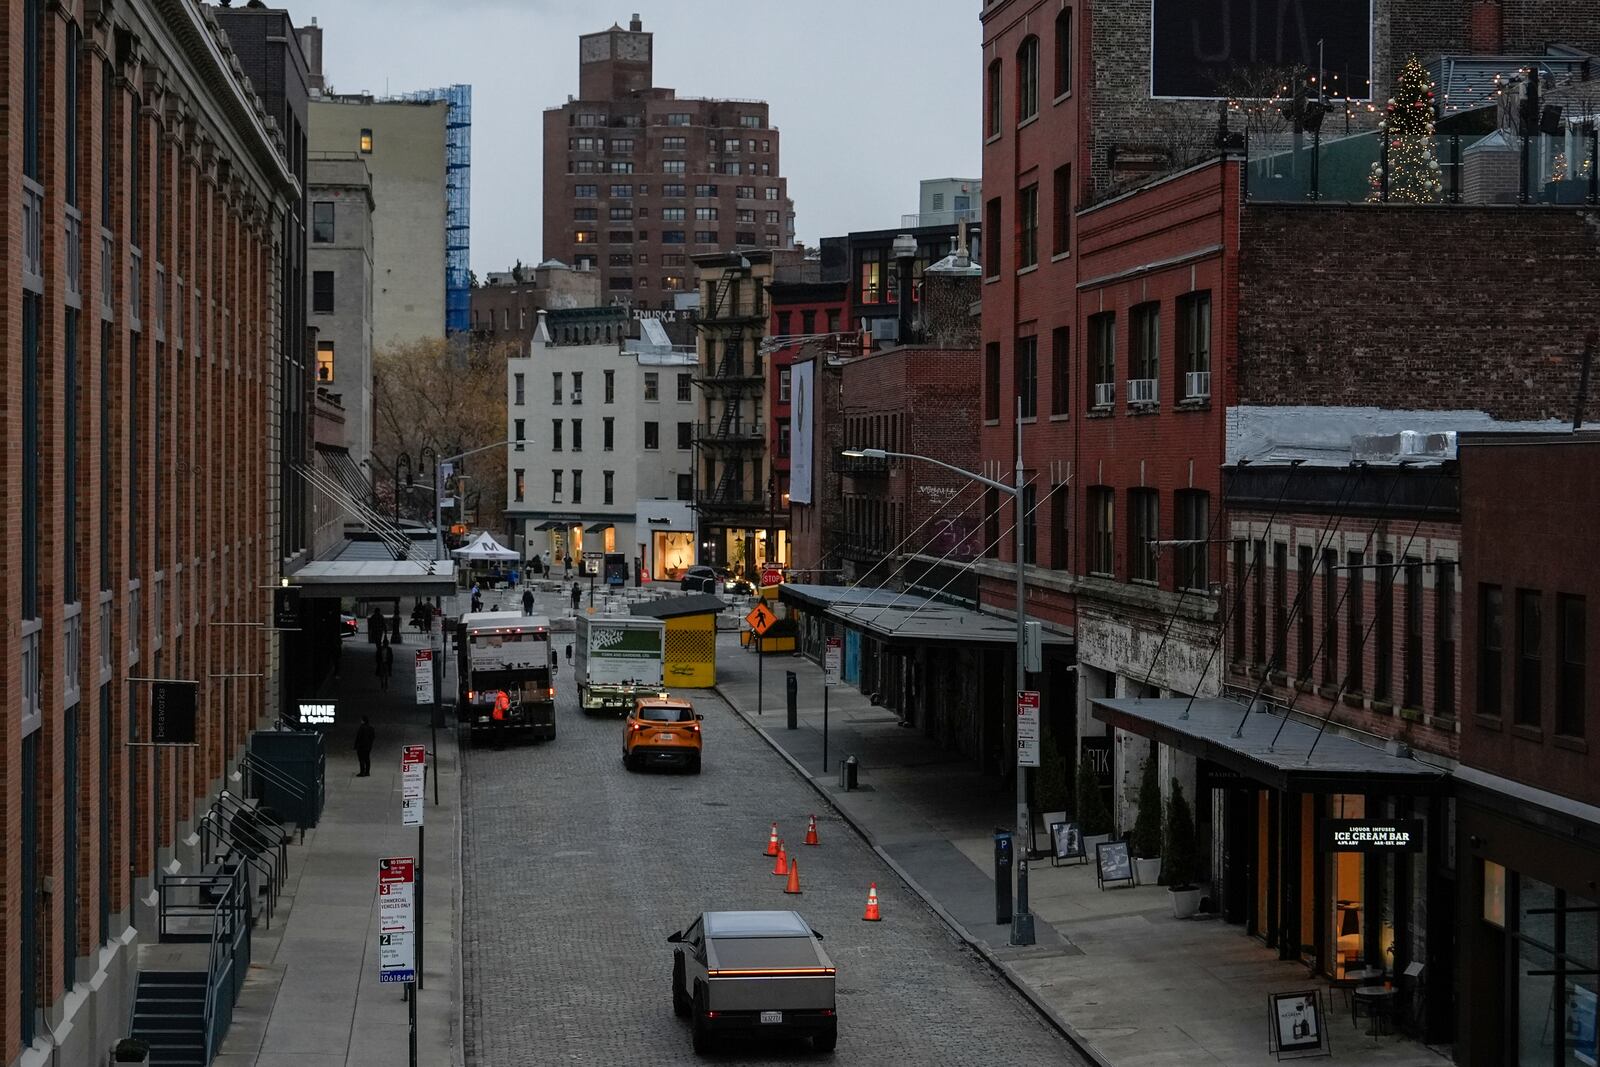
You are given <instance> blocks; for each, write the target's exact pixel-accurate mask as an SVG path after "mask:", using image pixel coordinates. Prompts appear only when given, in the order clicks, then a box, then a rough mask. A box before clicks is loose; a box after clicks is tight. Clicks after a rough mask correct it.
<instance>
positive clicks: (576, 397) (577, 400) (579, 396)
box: [572, 389, 583, 404]
mask: <svg viewBox="0 0 1600 1067" xmlns="http://www.w3.org/2000/svg"><path fill="white" fill-rule="evenodd" d="M572 402H573V403H574V404H581V403H583V390H582V389H574V390H573V391H572Z"/></svg>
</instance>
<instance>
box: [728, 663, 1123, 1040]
mask: <svg viewBox="0 0 1600 1067" xmlns="http://www.w3.org/2000/svg"><path fill="white" fill-rule="evenodd" d="M711 691H712V692H713V693H715V694H716V695H717V699H718V700H720V701H722V704H723V706H724V707H726V708H727V709H728V710H729V711H731V712H732V713H733V714H734V716H735V717H737V718H738V719H739V721H741V722H743V723H744V724H745V725H746V726H748V727H749V728H750V729H751V730H753V731H755V734H756V736H757V737H759V738H761V740H763V741H765V742H766V743H767V746H768V747H769V748H771V749H772V750H773V751H774V752H776V753H777V754H778V755H779V756H781V757H782V758H783V760H784V762H785V763H787V764H789V766H790V767H791V768H792V769H793V770H794V771H795V773H797V774H798V775H799V776H800V777H801V779H802V780H803V781H805V782H806V784H808V785H810V786H811V788H812V789H814V790H816V792H817V793H818V795H820V796H821V797H822V800H823V802H824V803H826V804H827V805H828V807H830V808H832V809H833V811H834V813H835V814H837V815H838V816H839V818H840V819H842V820H844V822H845V824H846V825H847V826H849V827H850V829H852V830H854V831H855V832H856V834H857V836H859V837H860V838H861V839H862V840H863V841H864V842H866V844H867V847H868V848H870V849H872V851H873V852H874V853H876V854H877V856H878V858H879V859H881V860H883V862H884V863H886V864H888V865H889V869H890V870H892V871H894V873H895V874H896V875H897V876H898V877H899V878H900V880H901V881H902V882H904V883H906V885H908V886H910V887H911V891H912V892H913V893H915V894H916V895H917V896H918V897H919V898H920V899H921V900H922V902H923V903H924V904H926V905H927V906H928V908H929V909H930V910H931V911H932V912H933V913H934V914H935V915H937V916H938V917H939V919H940V920H941V921H942V922H943V923H944V924H945V925H946V926H948V927H949V928H950V929H951V931H952V932H953V933H955V935H956V936H957V937H959V938H961V940H962V941H964V942H965V943H966V944H967V947H969V948H971V949H972V950H973V951H974V952H976V953H977V954H978V956H979V957H980V958H981V959H982V960H983V961H984V962H985V963H987V964H988V965H989V967H990V969H992V970H993V971H994V972H995V973H996V974H998V975H999V976H1000V977H1001V978H1003V979H1004V980H1005V982H1006V984H1007V985H1009V986H1011V988H1012V989H1014V990H1016V991H1017V992H1018V993H1020V994H1021V995H1022V996H1023V998H1024V999H1026V1000H1027V1001H1028V1003H1029V1004H1030V1005H1032V1006H1033V1009H1034V1011H1036V1012H1038V1013H1039V1015H1040V1016H1042V1017H1043V1018H1044V1021H1045V1022H1047V1023H1048V1024H1050V1026H1051V1027H1053V1028H1054V1029H1055V1030H1056V1032H1057V1033H1059V1034H1060V1035H1061V1036H1062V1037H1063V1038H1065V1039H1066V1041H1067V1043H1068V1044H1069V1045H1071V1046H1072V1047H1073V1049H1074V1051H1076V1052H1077V1053H1078V1054H1079V1055H1080V1056H1082V1057H1083V1058H1084V1059H1086V1060H1088V1061H1089V1062H1090V1063H1091V1064H1094V1065H1095V1067H1113V1064H1112V1063H1111V1061H1109V1060H1107V1059H1106V1058H1105V1057H1104V1056H1102V1055H1101V1054H1100V1053H1099V1052H1098V1051H1097V1050H1096V1049H1095V1048H1094V1046H1093V1045H1091V1044H1090V1043H1089V1041H1088V1039H1087V1038H1085V1037H1084V1036H1083V1035H1082V1034H1080V1033H1079V1032H1078V1029H1077V1027H1075V1026H1073V1025H1072V1024H1071V1023H1069V1022H1068V1021H1067V1020H1066V1019H1065V1018H1063V1017H1062V1015H1061V1014H1060V1013H1059V1012H1057V1011H1056V1010H1055V1008H1053V1007H1051V1006H1050V1004H1049V1003H1048V1002H1046V1001H1045V1000H1044V998H1043V997H1041V996H1040V995H1039V993H1038V992H1037V991H1036V990H1035V989H1034V988H1033V987H1032V986H1030V985H1029V984H1028V983H1027V982H1025V981H1023V979H1022V977H1021V976H1020V975H1018V974H1017V973H1016V971H1014V970H1013V969H1012V968H1011V965H1010V964H1008V963H1007V962H1006V961H1005V960H1002V959H1000V957H998V956H996V955H995V954H994V951H993V950H992V949H990V948H989V946H988V945H987V944H985V943H984V942H983V941H981V940H979V939H978V938H976V937H974V936H973V935H972V933H971V931H969V930H968V929H967V928H966V927H965V926H963V925H962V924H961V923H960V921H959V920H957V919H956V917H955V916H953V915H951V914H950V913H949V912H948V911H946V910H945V908H944V905H942V904H940V903H939V902H938V901H937V900H935V899H934V898H933V895H932V894H931V893H929V892H928V891H927V890H925V889H923V888H922V886H921V885H920V884H919V883H918V882H917V880H916V879H915V878H913V877H911V874H910V873H909V872H908V871H906V869H905V868H904V867H902V866H900V864H899V862H898V861H897V860H896V859H895V858H894V857H893V856H891V855H889V853H888V852H886V851H884V849H883V847H882V846H881V845H879V844H878V842H877V841H876V840H875V839H874V838H873V836H872V831H871V830H869V829H867V827H866V826H864V825H863V824H862V823H860V822H858V821H857V820H856V818H855V817H854V816H853V815H851V814H850V813H849V812H847V811H845V810H844V809H843V808H842V807H840V806H839V805H838V803H837V802H836V801H835V800H834V798H833V795H832V794H831V793H829V792H828V791H827V789H826V788H824V787H823V786H822V785H821V784H819V783H818V781H817V779H816V778H813V777H812V776H811V772H810V771H808V770H806V769H805V767H804V766H802V765H801V764H800V761H799V760H797V759H795V758H794V757H793V756H791V755H790V754H789V753H788V751H787V750H785V749H784V747H783V746H782V745H780V744H778V742H777V741H775V740H773V739H772V737H771V736H770V735H769V734H768V733H767V731H766V730H765V729H764V728H763V727H762V726H761V725H759V724H758V723H756V722H755V721H754V720H753V719H751V718H750V716H749V715H747V714H745V713H744V712H743V711H741V710H739V708H738V707H736V706H735V705H734V703H733V701H731V700H729V699H728V697H727V695H726V694H725V693H723V691H722V688H721V686H715V685H714V686H712V687H711Z"/></svg>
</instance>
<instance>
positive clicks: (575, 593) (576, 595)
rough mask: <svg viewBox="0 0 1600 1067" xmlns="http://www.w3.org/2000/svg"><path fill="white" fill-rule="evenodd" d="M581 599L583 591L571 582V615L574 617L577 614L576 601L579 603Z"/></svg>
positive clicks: (575, 583)
mask: <svg viewBox="0 0 1600 1067" xmlns="http://www.w3.org/2000/svg"><path fill="white" fill-rule="evenodd" d="M582 599H583V590H582V589H580V588H579V587H578V583H577V582H573V583H572V613H573V614H574V615H576V614H577V613H578V601H580V600H582Z"/></svg>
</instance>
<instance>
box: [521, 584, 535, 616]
mask: <svg viewBox="0 0 1600 1067" xmlns="http://www.w3.org/2000/svg"><path fill="white" fill-rule="evenodd" d="M522 613H523V614H524V615H532V614H533V590H532V589H524V590H523V591H522Z"/></svg>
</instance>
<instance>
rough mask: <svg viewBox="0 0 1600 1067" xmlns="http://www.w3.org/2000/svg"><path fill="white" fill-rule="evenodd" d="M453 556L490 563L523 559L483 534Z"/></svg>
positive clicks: (457, 550) (453, 553)
mask: <svg viewBox="0 0 1600 1067" xmlns="http://www.w3.org/2000/svg"><path fill="white" fill-rule="evenodd" d="M451 555H453V556H455V557H456V558H457V559H465V560H485V561H490V562H501V563H504V562H514V561H517V560H520V559H521V558H522V557H521V556H519V555H517V553H515V552H513V551H512V550H511V549H509V548H507V547H506V546H505V545H502V544H501V543H500V542H499V541H496V540H495V539H494V538H493V537H492V536H491V535H489V534H487V533H481V534H479V535H478V536H477V537H475V538H473V540H472V541H471V542H469V543H468V544H466V545H463V546H462V547H460V548H458V549H456V550H455V551H454V552H452V553H451Z"/></svg>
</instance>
